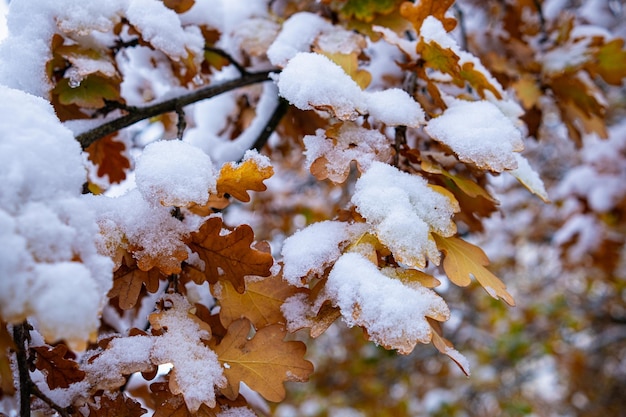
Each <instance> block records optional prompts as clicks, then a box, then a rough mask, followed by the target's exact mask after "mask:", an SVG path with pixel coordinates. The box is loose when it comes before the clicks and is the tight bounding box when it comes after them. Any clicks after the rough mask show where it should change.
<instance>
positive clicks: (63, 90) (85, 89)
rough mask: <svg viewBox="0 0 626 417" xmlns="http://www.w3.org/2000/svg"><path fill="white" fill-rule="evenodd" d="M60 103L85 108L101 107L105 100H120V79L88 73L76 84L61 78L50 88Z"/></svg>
mask: <svg viewBox="0 0 626 417" xmlns="http://www.w3.org/2000/svg"><path fill="white" fill-rule="evenodd" d="M52 94H53V95H57V96H58V100H59V103H60V104H63V105H71V104H75V105H77V106H79V107H83V108H86V109H101V108H102V107H104V106H105V100H107V101H120V100H121V96H120V81H119V80H114V79H111V78H105V77H102V76H100V75H96V74H90V75H88V76H87V77H85V79H83V80H82V81H81V82H80V85H78V86H72V85H71V84H70V80H68V79H67V78H63V79H62V80H61V81H59V82H58V83H57V85H56V86H55V87H54V89H53V90H52Z"/></svg>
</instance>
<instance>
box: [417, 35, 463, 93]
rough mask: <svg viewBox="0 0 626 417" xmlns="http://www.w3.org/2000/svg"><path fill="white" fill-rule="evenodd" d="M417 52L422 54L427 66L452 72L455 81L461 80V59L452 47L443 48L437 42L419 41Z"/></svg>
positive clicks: (446, 72)
mask: <svg viewBox="0 0 626 417" xmlns="http://www.w3.org/2000/svg"><path fill="white" fill-rule="evenodd" d="M417 52H418V53H419V54H420V55H421V56H422V59H423V60H424V62H425V64H426V66H428V67H430V68H432V69H434V70H437V71H441V72H443V73H445V74H450V75H451V76H452V77H453V78H454V79H455V82H457V83H458V82H459V81H460V80H461V66H460V64H459V60H460V59H461V58H460V57H459V56H458V55H457V54H456V53H454V51H453V50H452V49H451V48H443V47H442V46H441V45H439V44H438V43H437V42H429V43H425V42H419V43H418V44H417Z"/></svg>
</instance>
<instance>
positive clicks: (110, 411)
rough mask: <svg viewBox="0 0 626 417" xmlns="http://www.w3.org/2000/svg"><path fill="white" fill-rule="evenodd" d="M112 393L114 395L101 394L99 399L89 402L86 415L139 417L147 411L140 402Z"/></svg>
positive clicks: (90, 416)
mask: <svg viewBox="0 0 626 417" xmlns="http://www.w3.org/2000/svg"><path fill="white" fill-rule="evenodd" d="M113 395H114V397H109V396H108V395H102V397H100V400H99V401H93V402H89V403H88V405H89V416H88V417H139V416H141V415H142V414H145V413H147V412H148V410H146V409H145V408H143V407H142V406H141V404H139V403H138V402H137V401H135V400H133V399H132V398H128V397H127V396H125V395H124V394H121V393H115V394H113ZM96 407H97V408H96Z"/></svg>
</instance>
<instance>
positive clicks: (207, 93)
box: [76, 68, 280, 149]
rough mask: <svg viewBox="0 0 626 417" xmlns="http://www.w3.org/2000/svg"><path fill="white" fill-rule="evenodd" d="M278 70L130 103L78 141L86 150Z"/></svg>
mask: <svg viewBox="0 0 626 417" xmlns="http://www.w3.org/2000/svg"><path fill="white" fill-rule="evenodd" d="M278 72H280V69H277V68H274V69H270V70H267V71H260V72H252V73H247V74H245V75H243V76H241V77H239V78H236V79H234V80H229V81H225V82H223V83H221V84H216V85H209V86H207V87H204V88H200V89H198V90H194V91H192V92H190V93H188V94H184V95H182V96H180V97H175V98H172V99H169V100H165V101H162V102H159V103H156V104H152V105H149V106H145V107H135V106H128V107H127V110H128V114H126V115H124V116H121V117H118V118H117V119H113V120H111V121H108V122H106V123H103V124H102V125H100V126H98V127H95V128H93V129H91V130H88V131H86V132H84V133H81V134H79V135H77V136H76V140H77V141H78V142H79V143H80V144H81V146H82V147H83V149H85V148H87V147H88V146H89V145H91V144H92V143H94V142H95V141H97V140H99V139H101V138H103V137H105V136H107V135H110V134H111V133H115V132H117V131H118V130H121V129H123V128H125V127H128V126H130V125H133V124H135V123H137V122H139V121H141V120H145V119H149V118H151V117H155V116H159V115H161V114H165V113H170V112H176V111H177V109H182V108H183V107H184V106H187V105H189V104H193V103H196V102H198V101H201V100H205V99H208V98H211V97H215V96H218V95H220V94H223V93H226V92H228V91H231V90H235V89H237V88H240V87H245V86H247V85H250V84H256V83H261V82H265V81H270V74H274V73H278Z"/></svg>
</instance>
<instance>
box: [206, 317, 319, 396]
mask: <svg viewBox="0 0 626 417" xmlns="http://www.w3.org/2000/svg"><path fill="white" fill-rule="evenodd" d="M249 333H250V322H249V321H248V320H247V319H240V320H237V321H234V322H233V323H232V324H231V325H230V326H229V327H228V332H227V333H226V336H225V337H224V339H223V340H222V342H221V343H220V344H219V345H217V346H216V347H215V348H214V350H215V353H217V356H218V359H219V361H220V362H221V363H222V364H223V366H224V375H225V376H226V379H227V380H228V388H227V390H225V392H224V395H226V396H227V397H229V398H236V397H237V395H238V394H239V384H240V382H244V383H245V384H246V385H247V386H249V387H250V388H251V389H253V390H254V391H256V392H258V393H259V394H261V396H263V398H265V399H266V400H268V401H274V402H278V401H281V400H283V399H284V398H285V387H284V386H283V382H285V381H299V382H304V381H307V380H308V378H309V375H310V374H311V373H312V372H313V364H312V363H311V362H309V361H307V360H305V359H304V354H305V352H306V345H305V344H304V343H302V342H298V341H288V342H285V341H284V340H283V339H284V337H285V335H286V332H285V330H283V329H282V327H281V326H280V325H272V326H267V327H264V328H262V329H260V330H258V331H257V332H256V334H255V335H254V337H253V338H252V339H248V334H249Z"/></svg>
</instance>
